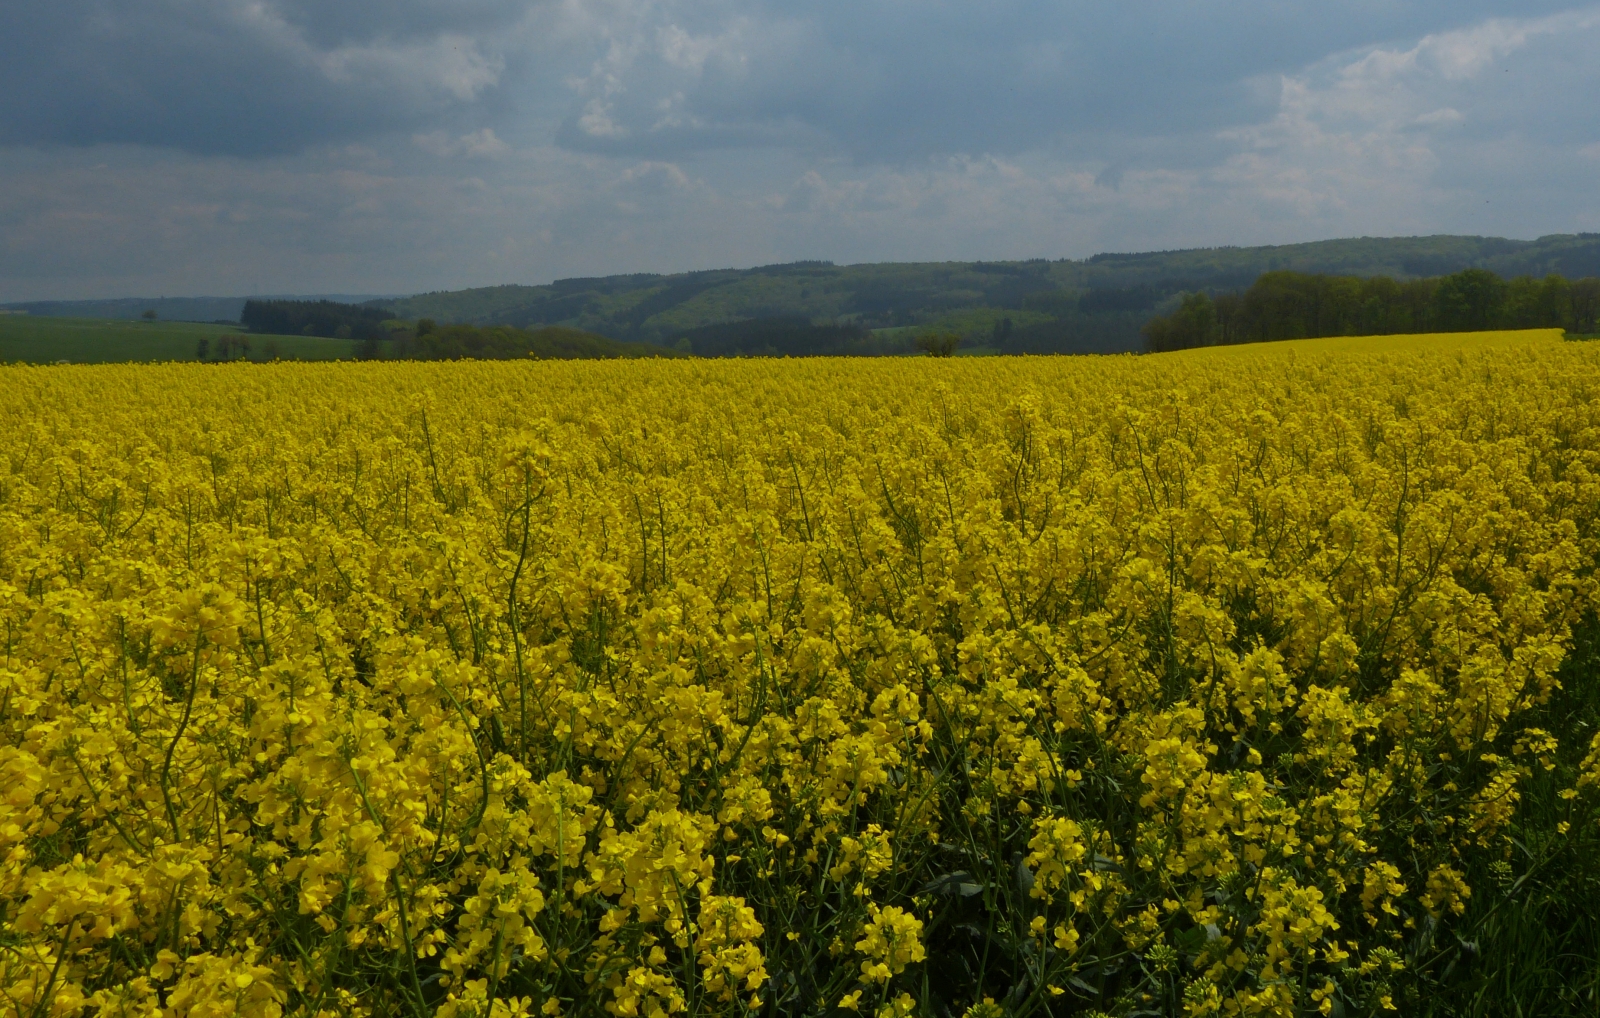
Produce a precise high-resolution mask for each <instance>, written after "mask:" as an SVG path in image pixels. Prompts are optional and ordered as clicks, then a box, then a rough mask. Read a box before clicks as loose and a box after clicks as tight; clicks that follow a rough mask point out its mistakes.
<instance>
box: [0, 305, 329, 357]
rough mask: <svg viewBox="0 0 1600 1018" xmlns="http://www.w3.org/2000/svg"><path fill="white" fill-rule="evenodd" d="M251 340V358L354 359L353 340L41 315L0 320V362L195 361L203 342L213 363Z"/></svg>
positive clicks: (214, 326) (177, 323) (230, 355)
mask: <svg viewBox="0 0 1600 1018" xmlns="http://www.w3.org/2000/svg"><path fill="white" fill-rule="evenodd" d="M244 339H248V341H249V344H250V350H249V353H248V355H247V356H249V357H251V358H253V359H262V360H267V359H271V358H273V357H282V358H285V359H289V358H293V359H297V360H333V359H336V358H341V357H349V356H351V355H352V351H353V345H352V344H351V343H350V341H349V340H340V339H317V338H314V337H310V336H248V337H246V336H245V335H244V334H243V333H241V332H240V330H239V329H238V328H236V327H233V326H227V325H201V324H198V323H194V322H161V321H156V322H143V321H127V320H122V319H105V318H53V317H45V316H42V315H16V314H10V315H0V363H5V362H11V361H23V362H27V363H33V364H53V363H55V362H57V361H68V362H70V363H73V364H104V363H111V362H117V361H192V360H197V359H198V355H199V349H200V342H201V340H205V341H206V353H207V357H208V358H210V359H216V358H218V357H219V356H221V355H223V351H224V349H225V348H226V350H227V356H228V357H230V358H231V357H232V356H238V355H239V343H240V341H241V340H244Z"/></svg>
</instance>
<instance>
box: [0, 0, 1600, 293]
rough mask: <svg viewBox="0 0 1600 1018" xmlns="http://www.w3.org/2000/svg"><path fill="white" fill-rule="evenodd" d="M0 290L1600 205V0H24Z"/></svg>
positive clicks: (561, 271) (0, 28)
mask: <svg viewBox="0 0 1600 1018" xmlns="http://www.w3.org/2000/svg"><path fill="white" fill-rule="evenodd" d="M0 53H3V55H4V56H3V59H0V301H6V300H26V299H42V298H70V297H111V296H123V295H137V296H162V295H165V296H178V295H199V294H218V295H221V294H229V295H231V294H243V293H264V292H298V293H324V292H346V293H353V292H363V293H409V292H414V291H420V290H434V289H456V288H460V287H467V286H484V285H492V284H496V283H506V282H521V283H534V282H546V281H548V280H550V279H553V278H557V277H562V276H578V275H597V274H608V273H614V272H629V271H659V272H672V271H682V270H687V269H697V268H713V267H726V266H746V265H755V264H763V263H770V262H781V261H792V260H795V259H800V258H827V259H832V260H834V261H837V262H840V263H845V262H856V261H880V260H935V259H1000V258H1030V257H1040V256H1043V257H1051V258H1060V257H1083V256H1086V255H1089V254H1093V253H1095V252H1099V251H1139V250H1151V249H1166V248H1176V247H1202V246H1211V245H1222V244H1240V245H1248V244H1262V243H1288V242H1295V241H1303V240H1316V239H1322V238H1329V237H1342V236H1357V235H1375V236H1395V235H1409V234H1426V233H1470V234H1493V235H1499V236H1509V237H1521V238H1532V237H1536V236H1539V235H1542V234H1546V233H1572V232H1581V231H1594V230H1600V187H1597V186H1596V183H1597V181H1600V103H1597V102H1596V96H1600V60H1597V59H1596V57H1595V54H1596V53H1600V6H1578V7H1574V6H1571V5H1570V4H1569V3H1561V2H1550V0H1519V2H1517V3H1515V4H1511V3H1507V2H1490V0H1314V2H1313V0H1233V2H1229V3H1217V2H1215V0H1213V2H1207V3H1202V2H1198V0H1115V2H1113V0H986V2H983V3H976V2H973V0H807V2H803V3H802V2H799V0H785V2H778V0H382V2H379V0H138V2H129V0H7V2H6V3H4V4H0Z"/></svg>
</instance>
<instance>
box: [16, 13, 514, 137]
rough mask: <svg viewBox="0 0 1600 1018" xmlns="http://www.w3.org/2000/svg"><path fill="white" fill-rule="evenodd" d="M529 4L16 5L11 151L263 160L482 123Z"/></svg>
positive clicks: (509, 61)
mask: <svg viewBox="0 0 1600 1018" xmlns="http://www.w3.org/2000/svg"><path fill="white" fill-rule="evenodd" d="M529 7H530V4H529V3H528V2H527V0H515V2H513V0H467V2H464V3H446V2H444V0H402V2H399V3H381V4H380V3H364V4H349V3H333V4H330V3H323V2H315V0H264V2H256V0H199V2H193V0H147V2H140V3H137V4H130V3H122V2H118V0H48V2H46V0H20V2H18V0H13V2H12V3H10V4H6V5H4V6H3V7H0V38H4V39H5V40H6V49H7V57H6V59H5V61H4V62H0V143H9V144H67V145H91V144H101V143H108V142H110V143H137V144H147V145H159V146H166V147H172V148H178V149H183V150H187V151H192V152H201V153H231V154H244V155H261V154H270V153H278V152H289V151H295V150H298V149H301V148H303V147H305V146H307V145H313V144H321V143H327V142H335V141H337V142H346V141H351V140H356V139H361V138H365V137H370V136H373V135H375V134H381V133H383V132H386V131H393V130H405V129H414V128H417V127H423V126H431V125H433V124H435V123H438V122H440V121H442V120H445V119H452V120H458V119H460V118H466V119H471V118H472V117H473V115H474V113H475V111H476V110H477V109H478V108H480V107H482V106H483V105H484V103H485V100H487V99H489V98H490V97H492V96H493V94H494V93H495V92H496V90H497V89H498V88H499V87H500V86H501V85H502V84H503V81H504V78H505V75H506V72H507V68H508V65H514V64H515V63H516V61H517V60H519V59H521V58H520V56H519V55H518V54H517V52H516V51H514V50H513V51H511V52H508V51H507V49H506V47H505V46H504V45H503V40H504V37H505V35H506V33H508V32H509V30H510V29H512V28H514V27H515V26H516V25H517V24H519V23H520V22H521V20H522V19H524V18H525V17H526V15H527V13H528V10H529ZM511 34H512V35H514V34H515V33H511Z"/></svg>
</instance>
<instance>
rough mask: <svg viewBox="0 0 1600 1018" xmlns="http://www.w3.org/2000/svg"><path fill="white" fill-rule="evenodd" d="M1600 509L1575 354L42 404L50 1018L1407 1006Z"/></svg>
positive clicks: (1574, 781)
mask: <svg viewBox="0 0 1600 1018" xmlns="http://www.w3.org/2000/svg"><path fill="white" fill-rule="evenodd" d="M1597 527H1600V349H1597V348H1596V347H1594V346H1590V345H1585V344H1576V343H1562V342H1560V341H1559V333H1554V334H1552V333H1523V334H1515V335H1501V336H1453V337H1415V338H1407V337H1385V338H1383V339H1381V340H1357V341H1352V340H1326V341H1315V342H1309V343H1290V344H1275V345H1270V346H1259V347H1251V348H1237V349H1228V350H1211V351H1196V352H1193V353H1189V354H1178V355H1167V356H1158V357H1142V358H1132V357H1128V358H1104V359H1071V358H1049V359H1026V358H1022V359H971V360H959V359H958V360H953V361H950V360H931V359H919V360H899V359H885V360H854V361H841V360H817V361H718V362H706V361H693V360H674V361H656V362H641V361H635V362H583V363H532V362H529V363H455V364H439V363H432V364H337V365H301V364H272V365H231V366H226V367H215V366H202V365H170V366H107V367H49V368H29V367H11V368H3V369H0V640H3V644H0V726H3V727H0V730H3V738H0V918H3V928H0V1013H3V1014H4V1015H15V1016H18V1018H44V1016H60V1018H68V1016H78V1015H105V1016H112V1015H117V1016H121V1015H128V1016H133V1015H148V1016H154V1015H162V1016H170V1018H184V1016H190V1018H211V1016H222V1015H234V1014H238V1015H259V1016H265V1018H273V1016H278V1015H291V1014H292V1015H308V1016H309V1015H373V1016H380V1015H410V1014H437V1015H440V1016H445V1018H449V1016H457V1018H464V1016H469V1015H473V1016H490V1015H493V1016H505V1018H509V1016H513V1015H544V1016H551V1018H554V1016H560V1015H573V1016H576V1015H590V1016H605V1015H612V1016H616V1018H666V1016H673V1015H683V1016H686V1018H699V1016H712V1015H728V1016H736V1015H737V1016H744V1015H755V1014H828V1013H833V1014H839V1013H840V1012H841V1011H846V1010H847V1011H854V1012H858V1013H860V1014H862V1015H873V1016H876V1018H904V1016H908V1015H923V1014H925V1015H929V1016H936V1015H937V1016H943V1015H955V1016H960V1015H962V1014H967V1015H970V1016H973V1018H998V1016H1000V1015H1002V1014H1005V1015H1026V1014H1053V1015H1066V1014H1074V1013H1079V1012H1093V1011H1106V1012H1110V1013H1114V1014H1137V1013H1147V1014H1159V1013H1183V1014H1189V1015H1209V1014H1228V1015H1282V1016H1291V1015H1300V1014H1306V1013H1315V1012H1319V1011H1320V1012H1321V1013H1324V1014H1333V1013H1338V1014H1344V1015H1354V1014H1381V1013H1385V1012H1386V1011H1390V1010H1393V1009H1395V1008H1398V1007H1401V1006H1402V1005H1403V1004H1404V1002H1405V1001H1404V997H1403V995H1402V988H1403V987H1405V986H1411V985H1421V984H1420V983H1416V980H1419V979H1422V978H1423V976H1424V975H1425V974H1426V973H1427V972H1428V971H1431V970H1429V969H1428V965H1429V964H1431V959H1432V958H1433V957H1434V956H1435V955H1436V954H1437V953H1438V952H1442V951H1446V950H1447V949H1449V950H1454V949H1455V947H1454V945H1455V943H1456V938H1457V934H1458V933H1462V932H1463V931H1464V929H1465V927H1464V924H1465V923H1466V921H1467V919H1468V917H1469V916H1470V914H1471V909H1472V908H1474V907H1475V905H1474V901H1475V899H1477V900H1479V901H1481V900H1483V896H1484V895H1487V894H1490V893H1491V892H1492V891H1493V888H1491V887H1489V886H1487V885H1485V884H1484V883H1483V881H1482V880H1481V879H1479V878H1478V877H1476V876H1475V874H1482V873H1488V874H1494V875H1496V876H1497V877H1498V878H1503V879H1502V882H1503V883H1505V884H1507V885H1508V886H1509V885H1510V884H1512V883H1514V882H1515V881H1516V880H1517V879H1518V877H1519V875H1520V874H1522V873H1523V872H1524V871H1525V870H1527V869H1528V868H1529V867H1531V866H1533V865H1535V864H1536V862H1537V859H1538V858H1543V857H1544V855H1547V854H1548V853H1549V852H1553V851H1556V850H1557V849H1556V848H1552V847H1549V846H1548V845H1543V843H1541V845H1542V846H1543V847H1541V845H1531V843H1529V842H1528V841H1527V839H1525V838H1520V837H1518V836H1516V832H1517V831H1518V829H1519V828H1518V824H1519V823H1521V822H1522V820H1521V819H1520V818H1522V815H1523V811H1524V810H1525V807H1526V799H1527V794H1528V793H1527V790H1528V789H1529V788H1530V787H1532V786H1533V785H1534V784H1535V783H1537V782H1541V781H1542V782H1552V781H1553V782H1558V783H1559V784H1560V797H1559V798H1558V799H1556V800H1555V801H1557V802H1559V803H1560V804H1561V808H1562V809H1564V810H1566V811H1567V812H1566V813H1564V814H1563V815H1562V816H1561V817H1559V818H1556V819H1554V820H1552V821H1551V825H1550V827H1549V830H1548V831H1547V832H1546V833H1547V834H1548V835H1549V839H1550V840H1551V841H1552V843H1554V842H1559V841H1560V840H1561V839H1562V838H1575V837H1579V836H1581V835H1582V832H1583V831H1586V830H1589V829H1590V828H1592V827H1594V826H1595V824H1594V819H1593V809H1594V800H1595V798H1596V797H1595V796H1594V795H1593V792H1594V789H1593V788H1591V786H1592V785H1594V784H1595V783H1596V781H1595V779H1596V778H1597V777H1600V762H1597V761H1600V752H1593V753H1592V752H1591V751H1590V747H1589V746H1588V744H1587V741H1586V740H1587V739H1588V738H1589V737H1590V735H1592V733H1583V734H1582V737H1581V739H1579V742H1577V743H1574V741H1573V740H1574V738H1578V737H1577V736H1571V735H1567V734H1558V733H1556V731H1555V729H1554V727H1553V726H1552V725H1551V724H1550V722H1548V721H1547V720H1546V719H1547V718H1548V717H1549V716H1550V714H1551V712H1550V710H1549V704H1550V703H1551V701H1552V698H1553V697H1557V696H1559V695H1562V693H1561V689H1560V686H1561V683H1562V681H1563V676H1564V675H1566V674H1567V673H1566V672H1564V671H1563V670H1562V666H1563V661H1564V659H1565V658H1566V657H1568V656H1569V654H1570V653H1571V649H1572V640H1573V631H1574V627H1575V626H1578V625H1579V624H1580V623H1581V622H1582V621H1583V620H1584V619H1585V617H1586V616H1587V615H1588V614H1589V613H1592V612H1593V611H1594V609H1595V608H1596V607H1597V605H1600V587H1597V584H1596V580H1595V577H1594V568H1593V567H1594V563H1595V560H1596V555H1597V552H1600V530H1597ZM1586 754H1587V760H1585V756H1586ZM1563 760H1567V761H1573V760H1576V761H1579V762H1577V763H1569V764H1562V763H1561V761H1563ZM1558 765H1559V766H1558ZM1461 939H1464V938H1461ZM1141 1009H1143V1010H1141Z"/></svg>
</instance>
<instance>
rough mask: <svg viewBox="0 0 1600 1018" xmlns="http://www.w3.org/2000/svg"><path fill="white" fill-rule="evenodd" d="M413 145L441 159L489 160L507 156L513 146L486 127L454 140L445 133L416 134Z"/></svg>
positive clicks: (412, 137)
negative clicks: (456, 157) (462, 157)
mask: <svg viewBox="0 0 1600 1018" xmlns="http://www.w3.org/2000/svg"><path fill="white" fill-rule="evenodd" d="M411 143H412V144H413V145H415V146H417V147H418V148H420V149H422V150H423V151H424V152H430V153H432V154H433V155H436V156H440V157H441V158H450V157H452V156H468V157H470V158H477V159H487V158H492V157H494V156H500V155H505V154H506V153H507V152H510V151H511V146H510V145H507V144H506V143H505V142H503V141H501V140H500V138H499V137H497V136H496V135H495V133H494V130H493V129H492V128H488V127H484V128H480V129H479V130H476V131H473V132H472V133H470V134H463V135H461V136H459V137H455V138H452V137H451V136H450V135H448V134H446V133H445V132H444V131H430V132H428V133H426V134H414V135H412V136H411Z"/></svg>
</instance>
